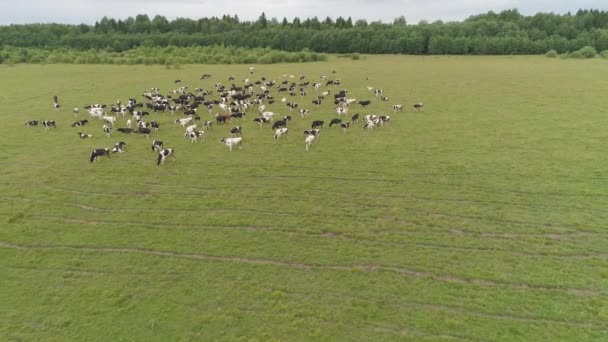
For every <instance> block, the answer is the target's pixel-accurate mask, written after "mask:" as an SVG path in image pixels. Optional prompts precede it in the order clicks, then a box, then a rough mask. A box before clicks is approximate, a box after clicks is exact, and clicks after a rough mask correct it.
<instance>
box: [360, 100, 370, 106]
mask: <svg viewBox="0 0 608 342" xmlns="http://www.w3.org/2000/svg"><path fill="white" fill-rule="evenodd" d="M371 103H372V101H369V100H366V101H359V104H360V105H361V107H363V108H365V107H366V106H369V105H370V104H371Z"/></svg>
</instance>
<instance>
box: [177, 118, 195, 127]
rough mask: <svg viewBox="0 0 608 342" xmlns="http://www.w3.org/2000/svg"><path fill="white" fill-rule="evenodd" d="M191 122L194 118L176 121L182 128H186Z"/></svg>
mask: <svg viewBox="0 0 608 342" xmlns="http://www.w3.org/2000/svg"><path fill="white" fill-rule="evenodd" d="M190 121H192V117H187V118H181V119H177V120H175V123H176V124H178V125H181V126H182V127H186V125H187V124H188V123H189V122H190Z"/></svg>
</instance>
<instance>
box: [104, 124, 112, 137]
mask: <svg viewBox="0 0 608 342" xmlns="http://www.w3.org/2000/svg"><path fill="white" fill-rule="evenodd" d="M111 131H112V128H110V127H108V126H106V125H103V132H104V133H105V134H106V136H108V138H109V137H110V132H111Z"/></svg>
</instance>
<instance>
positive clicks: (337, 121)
mask: <svg viewBox="0 0 608 342" xmlns="http://www.w3.org/2000/svg"><path fill="white" fill-rule="evenodd" d="M341 123H342V119H332V120H331V121H330V122H329V127H331V126H333V125H337V124H341Z"/></svg>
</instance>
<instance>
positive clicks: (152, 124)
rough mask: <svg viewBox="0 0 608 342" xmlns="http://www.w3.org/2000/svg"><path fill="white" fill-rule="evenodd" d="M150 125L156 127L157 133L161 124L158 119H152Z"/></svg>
mask: <svg viewBox="0 0 608 342" xmlns="http://www.w3.org/2000/svg"><path fill="white" fill-rule="evenodd" d="M150 127H152V128H154V132H155V133H158V130H159V129H160V124H159V123H158V122H156V121H152V122H150Z"/></svg>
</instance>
